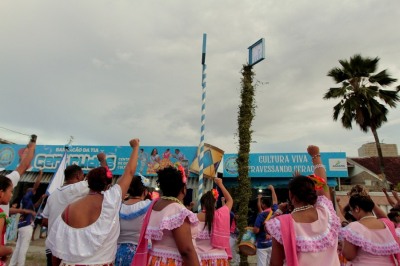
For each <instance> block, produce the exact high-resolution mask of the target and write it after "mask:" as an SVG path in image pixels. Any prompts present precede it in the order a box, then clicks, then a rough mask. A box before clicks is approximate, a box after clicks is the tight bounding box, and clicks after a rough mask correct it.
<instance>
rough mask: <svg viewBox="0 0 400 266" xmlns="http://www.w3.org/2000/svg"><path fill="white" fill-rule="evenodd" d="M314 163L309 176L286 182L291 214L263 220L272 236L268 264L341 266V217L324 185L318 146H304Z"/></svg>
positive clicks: (323, 173)
mask: <svg viewBox="0 0 400 266" xmlns="http://www.w3.org/2000/svg"><path fill="white" fill-rule="evenodd" d="M307 151H308V153H309V155H310V156H311V160H312V163H313V165H314V173H315V175H312V176H309V177H307V176H297V177H295V178H293V180H291V181H290V183H289V199H290V201H291V202H292V204H293V206H294V209H293V211H292V213H291V214H285V215H280V216H277V217H276V218H274V219H271V220H269V221H268V222H267V223H266V229H267V230H268V231H269V233H270V234H271V235H272V237H273V239H272V255H271V264H270V265H273V266H275V265H283V264H284V262H285V260H286V265H290V266H297V265H307V266H308V265H324V266H331V265H335V266H336V265H340V263H339V258H338V255H337V246H338V234H339V229H340V220H339V218H338V217H337V215H336V212H335V210H334V209H333V204H332V202H331V200H330V194H329V189H328V187H327V185H326V181H327V180H326V172H325V167H324V165H322V162H321V156H320V154H319V148H318V147H317V146H309V147H308V148H307Z"/></svg>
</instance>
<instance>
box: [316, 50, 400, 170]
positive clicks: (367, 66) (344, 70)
mask: <svg viewBox="0 0 400 266" xmlns="http://www.w3.org/2000/svg"><path fill="white" fill-rule="evenodd" d="M378 62H379V58H378V57H376V58H369V57H362V56H361V55H359V54H356V55H354V56H352V57H350V60H349V61H347V60H339V63H340V65H341V66H342V67H341V68H338V67H335V68H332V69H331V70H330V71H329V72H328V76H329V77H331V78H332V79H333V80H334V81H335V82H336V83H341V87H338V88H330V89H328V92H326V93H325V95H324V99H340V102H339V103H338V104H336V105H335V106H334V107H333V120H334V121H336V120H338V119H339V116H340V115H341V117H340V120H341V122H342V125H343V127H344V128H346V129H352V124H353V122H355V123H356V124H357V125H358V126H359V127H360V129H361V130H362V131H363V132H368V130H371V132H372V134H373V136H374V139H375V143H376V146H377V150H378V157H379V162H380V170H381V174H382V175H383V176H384V165H383V156H382V150H381V146H380V142H379V137H378V133H377V129H378V128H380V127H381V126H382V125H383V124H384V123H385V122H387V114H388V109H387V108H386V106H389V107H391V108H394V107H396V104H397V102H399V101H400V97H399V95H398V92H399V89H400V86H399V87H397V88H396V90H388V89H386V88H387V87H388V86H390V85H392V84H393V83H394V82H396V81H397V79H395V78H392V77H391V76H390V75H389V74H388V72H387V71H386V70H383V71H380V72H378V73H377V74H374V72H375V71H376V70H377V68H378Z"/></svg>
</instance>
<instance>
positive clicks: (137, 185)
mask: <svg viewBox="0 0 400 266" xmlns="http://www.w3.org/2000/svg"><path fill="white" fill-rule="evenodd" d="M146 189H147V188H146V187H145V186H144V185H143V183H142V178H141V177H140V176H135V177H134V178H133V179H132V182H131V184H130V186H129V188H128V194H129V196H134V197H138V196H142V194H143V192H144V191H145V190H146Z"/></svg>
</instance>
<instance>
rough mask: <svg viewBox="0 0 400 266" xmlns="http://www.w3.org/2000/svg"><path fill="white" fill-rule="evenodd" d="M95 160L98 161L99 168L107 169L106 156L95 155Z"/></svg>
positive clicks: (102, 154) (102, 153)
mask: <svg viewBox="0 0 400 266" xmlns="http://www.w3.org/2000/svg"><path fill="white" fill-rule="evenodd" d="M97 160H99V162H100V166H102V167H106V168H108V164H107V156H106V154H105V153H104V152H100V153H99V154H97Z"/></svg>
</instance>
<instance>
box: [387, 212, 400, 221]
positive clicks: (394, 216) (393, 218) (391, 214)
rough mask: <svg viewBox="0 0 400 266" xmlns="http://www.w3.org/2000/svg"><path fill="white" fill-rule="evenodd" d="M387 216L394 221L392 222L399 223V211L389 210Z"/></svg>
mask: <svg viewBox="0 0 400 266" xmlns="http://www.w3.org/2000/svg"><path fill="white" fill-rule="evenodd" d="M387 216H388V218H389V220H390V221H392V222H394V223H396V224H397V221H396V218H397V217H399V216H400V215H399V213H398V212H389V213H388V215H387Z"/></svg>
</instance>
